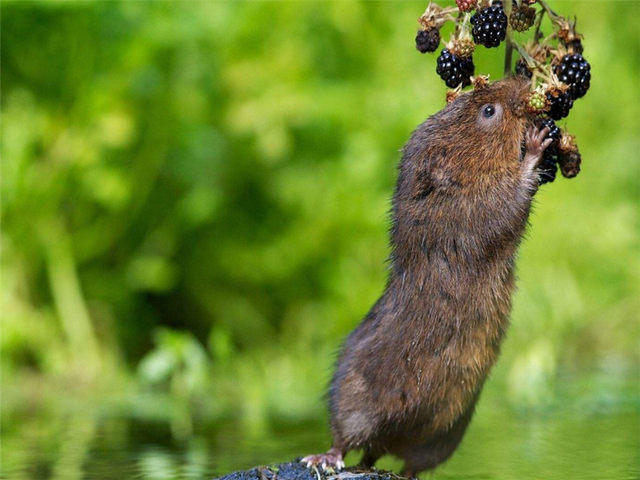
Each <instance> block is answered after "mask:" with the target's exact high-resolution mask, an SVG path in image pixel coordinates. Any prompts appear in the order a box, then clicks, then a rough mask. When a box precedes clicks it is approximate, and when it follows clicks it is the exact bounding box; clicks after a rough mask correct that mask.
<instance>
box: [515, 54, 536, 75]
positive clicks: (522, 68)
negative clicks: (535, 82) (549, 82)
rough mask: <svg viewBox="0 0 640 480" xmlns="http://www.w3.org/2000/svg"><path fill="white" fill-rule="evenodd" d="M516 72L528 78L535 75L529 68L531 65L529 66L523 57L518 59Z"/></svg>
mask: <svg viewBox="0 0 640 480" xmlns="http://www.w3.org/2000/svg"><path fill="white" fill-rule="evenodd" d="M516 74H517V75H522V76H524V77H527V78H531V77H533V72H532V71H531V70H529V67H528V66H527V62H525V61H524V60H522V59H521V58H520V59H518V61H517V62H516Z"/></svg>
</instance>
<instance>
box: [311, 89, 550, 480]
mask: <svg viewBox="0 0 640 480" xmlns="http://www.w3.org/2000/svg"><path fill="white" fill-rule="evenodd" d="M528 90H529V83H528V81H527V80H526V79H524V78H522V77H515V78H508V79H505V80H502V81H499V82H496V83H494V84H490V85H488V86H484V87H483V88H476V89H475V90H474V91H472V92H470V93H465V94H462V95H460V96H459V97H458V98H457V99H456V100H454V101H453V102H451V103H450V104H449V105H447V107H446V108H444V109H443V110H441V111H440V112H438V113H437V114H436V115H434V116H432V117H430V118H429V119H427V120H426V121H425V122H424V123H423V124H422V125H420V126H419V127H418V128H417V129H416V130H415V131H414V132H413V134H412V135H411V138H410V139H409V141H408V142H407V144H406V145H405V147H404V150H403V156H402V160H401V162H400V165H399V174H398V181H397V184H396V189H395V193H394V196H393V207H392V228H391V245H392V254H391V267H390V275H389V279H388V282H387V286H386V288H385V290H384V293H383V294H382V296H381V297H380V299H379V300H378V301H377V302H376V303H375V305H374V306H373V308H372V309H371V311H370V312H369V313H368V314H367V316H366V317H365V318H364V320H363V321H362V323H361V324H360V325H359V326H358V327H357V328H356V329H355V330H354V331H353V332H352V333H351V334H350V335H349V337H348V339H347V340H346V342H345V343H344V345H343V348H342V351H341V354H340V356H339V359H338V362H337V368H336V372H335V375H334V377H333V380H332V382H331V387H330V392H329V397H330V410H331V431H332V434H333V446H332V447H331V449H330V450H329V451H328V452H327V453H325V454H322V455H310V456H308V457H305V458H304V459H303V461H304V462H306V463H307V464H309V465H325V466H326V465H333V466H338V467H340V466H343V465H344V462H343V456H344V455H345V454H346V452H348V451H350V450H354V449H362V450H364V457H363V460H362V463H363V464H364V465H366V466H371V465H373V464H374V462H375V461H376V460H377V459H378V458H379V457H380V456H382V455H384V454H387V453H389V454H393V455H395V456H397V457H399V458H401V459H403V460H404V461H405V467H404V471H403V473H404V474H405V475H407V476H413V475H415V474H416V473H418V472H420V471H423V470H428V469H431V468H434V467H435V466H437V465H438V464H440V463H442V462H443V461H445V460H446V459H447V458H449V457H450V456H451V454H452V453H453V451H454V450H455V448H456V447H457V446H458V444H459V443H460V441H461V439H462V437H463V435H464V432H465V430H466V428H467V426H468V424H469V421H470V420H471V417H472V415H473V411H474V407H475V404H476V402H477V400H478V397H479V395H480V391H481V389H482V386H483V384H484V381H485V379H486V378H487V375H488V374H489V371H490V369H491V367H492V366H493V364H494V363H495V361H496V359H497V357H498V353H499V348H500V343H501V341H502V339H503V337H504V334H505V330H506V328H507V325H508V317H509V312H510V310H511V296H512V294H513V291H514V284H515V277H514V261H515V255H516V251H517V248H518V245H519V244H520V241H521V239H522V236H523V233H524V230H525V227H526V224H527V218H528V216H529V211H530V206H531V200H532V198H533V196H534V194H535V193H536V191H537V188H538V177H537V175H538V174H537V172H536V167H537V166H538V164H539V162H540V159H541V157H542V153H543V151H544V149H545V148H546V147H547V146H548V145H549V143H550V142H551V140H545V139H544V137H545V135H546V134H547V132H548V129H546V128H545V129H542V130H538V128H536V127H535V126H533V123H532V121H531V120H530V119H529V118H528V117H527V115H526V113H525V112H524V109H523V101H524V97H525V95H526V93H527V92H528Z"/></svg>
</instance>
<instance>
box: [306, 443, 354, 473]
mask: <svg viewBox="0 0 640 480" xmlns="http://www.w3.org/2000/svg"><path fill="white" fill-rule="evenodd" d="M343 456H344V455H343V453H342V452H341V451H340V450H338V449H337V448H330V449H329V451H328V452H327V453H321V454H319V455H307V456H306V457H304V458H303V459H302V460H300V461H301V462H302V463H303V464H304V465H306V466H307V468H311V467H321V468H322V469H323V470H326V469H327V468H329V467H330V468H334V469H335V470H342V469H343V468H344V460H342V457H343Z"/></svg>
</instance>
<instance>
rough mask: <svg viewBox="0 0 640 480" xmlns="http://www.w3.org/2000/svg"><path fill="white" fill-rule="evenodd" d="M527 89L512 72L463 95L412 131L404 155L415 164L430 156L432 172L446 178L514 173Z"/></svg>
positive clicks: (527, 117)
mask: <svg viewBox="0 0 640 480" xmlns="http://www.w3.org/2000/svg"><path fill="white" fill-rule="evenodd" d="M529 88H530V83H529V80H527V79H525V78H523V77H510V78H507V79H504V80H500V81H498V82H495V83H491V84H488V85H486V86H483V87H478V88H475V89H474V90H472V91H470V92H468V93H463V94H461V95H460V96H459V97H458V98H456V99H455V100H454V101H453V102H451V103H450V104H449V105H447V107H446V108H444V109H443V110H441V111H440V112H438V113H437V114H436V115H434V116H433V117H431V118H429V119H428V120H427V121H426V122H425V123H423V124H422V125H421V126H420V127H419V128H418V129H417V130H416V131H415V132H414V135H413V137H412V138H411V140H410V141H409V143H408V144H407V145H406V146H405V156H406V157H407V160H408V161H409V162H410V163H413V164H414V166H417V167H418V166H420V165H421V164H422V162H424V161H425V160H426V159H427V158H428V159H429V165H430V167H429V168H431V169H432V173H434V174H436V172H440V174H441V175H444V176H448V177H457V178H460V176H465V177H467V178H471V179H473V178H476V177H477V175H478V174H481V173H483V172H485V173H492V174H495V173H496V171H499V170H501V171H510V172H515V171H516V170H517V168H518V162H519V158H520V150H521V145H522V143H523V140H524V132H525V127H526V125H527V123H528V122H529V121H530V119H529V116H528V114H527V113H526V110H525V108H524V105H525V98H526V96H527V93H528V92H529ZM415 162H417V163H415ZM470 181H472V180H470Z"/></svg>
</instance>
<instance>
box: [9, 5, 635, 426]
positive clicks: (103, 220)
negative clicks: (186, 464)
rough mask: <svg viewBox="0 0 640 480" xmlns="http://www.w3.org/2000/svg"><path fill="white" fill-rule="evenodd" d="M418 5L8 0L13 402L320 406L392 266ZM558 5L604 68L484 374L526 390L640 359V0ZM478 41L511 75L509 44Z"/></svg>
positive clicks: (522, 402)
mask: <svg viewBox="0 0 640 480" xmlns="http://www.w3.org/2000/svg"><path fill="white" fill-rule="evenodd" d="M425 7H426V3H425V2H412V1H407V2H404V1H403V2H382V1H380V2H356V1H336V2H333V1H319V2H315V1H308V2H278V1H274V2H224V1H215V2H208V1H202V2H184V3H180V2H117V1H113V2H112V1H109V2H41V3H37V2H27V1H20V2H8V1H3V2H2V10H3V20H4V21H3V22H2V31H1V42H2V52H1V61H2V86H1V94H2V96H1V97H2V99H1V108H2V120H3V121H2V127H1V134H2V151H1V153H2V158H3V162H2V184H1V185H2V192H1V193H2V207H1V208H2V210H1V214H2V247H1V248H2V260H1V262H2V263H1V265H2V280H3V283H2V292H1V295H2V320H1V322H2V324H1V327H2V337H1V340H0V341H1V345H0V346H1V348H2V357H1V359H2V384H3V387H6V388H3V392H7V394H5V395H4V398H3V402H4V405H5V408H7V407H8V408H10V409H11V410H12V411H13V410H20V409H24V408H26V406H25V405H24V404H23V402H22V400H21V399H22V398H24V392H25V391H29V392H31V393H33V392H39V394H42V392H50V393H51V395H54V396H55V395H58V396H60V393H59V392H60V391H67V390H68V389H69V388H71V389H72V391H77V392H79V391H83V390H93V391H95V390H100V389H103V390H108V391H110V392H111V393H113V392H130V391H132V390H133V391H152V392H164V393H165V394H166V395H167V396H168V398H169V399H170V400H169V401H170V402H173V403H172V405H174V404H176V405H183V406H184V407H185V408H186V409H187V410H188V411H189V410H196V411H204V412H208V414H210V415H229V414H233V415H237V416H239V417H240V418H242V419H244V420H245V421H247V422H248V423H249V424H251V425H256V426H258V427H259V426H260V425H263V424H264V422H265V421H266V420H267V419H268V418H269V417H270V416H272V415H278V416H280V417H284V418H291V419H295V418H302V417H305V416H312V415H317V414H318V412H319V411H321V410H320V409H321V408H322V407H321V402H322V392H323V390H324V387H325V384H326V381H327V380H328V378H329V375H330V371H331V366H332V362H333V354H334V352H335V350H336V348H337V347H338V345H339V343H340V341H341V339H342V338H343V337H344V335H346V334H347V333H348V332H349V331H350V330H351V329H352V328H353V327H354V326H355V324H356V323H357V321H358V320H359V319H360V318H361V317H362V316H363V315H364V314H365V313H366V312H367V310H368V308H369V307H370V306H371V305H372V303H373V302H374V301H375V299H376V298H377V295H378V294H379V293H380V292H381V290H382V288H383V285H384V281H385V274H386V273H385V264H384V260H385V258H386V256H387V255H388V246H387V233H386V231H387V228H388V219H387V210H388V206H389V198H390V195H391V191H392V188H393V183H394V179H395V166H396V164H397V162H398V159H399V152H398V150H399V149H400V148H401V147H402V145H403V143H404V142H405V141H406V139H407V138H408V136H409V134H410V132H411V131H412V129H413V128H415V126H416V125H417V124H419V123H420V122H421V121H422V120H423V119H424V118H425V117H427V116H428V115H431V114H433V113H435V112H436V111H437V110H439V109H440V108H442V106H443V104H444V92H445V87H444V85H443V84H442V82H441V81H440V80H439V79H438V78H437V76H436V74H435V57H434V56H422V55H420V54H418V53H417V52H416V51H415V49H414V45H413V37H414V35H415V30H416V25H417V24H416V19H417V17H418V16H419V15H420V14H421V13H422V11H423V10H424V8H425ZM554 8H556V9H557V11H558V12H559V13H561V14H565V15H569V14H575V15H577V17H578V18H579V23H578V25H579V28H580V30H581V31H583V32H584V33H585V37H586V38H585V41H584V44H585V48H586V50H585V55H586V57H587V58H588V60H589V61H590V62H591V65H592V71H593V77H594V80H593V84H592V87H591V90H590V92H589V94H588V95H587V97H586V98H585V99H583V100H580V101H578V102H577V103H576V105H575V107H574V109H573V111H572V114H571V115H570V117H569V119H568V121H567V122H566V124H567V125H568V127H569V129H570V131H571V132H572V133H573V134H575V135H577V139H578V143H579V145H580V150H581V152H582V155H583V171H582V172H581V174H580V175H579V176H578V178H577V179H575V180H572V181H567V180H563V179H559V180H558V181H557V182H556V183H554V184H552V185H548V186H545V187H544V188H543V189H542V191H541V192H540V193H539V194H538V196H537V200H536V208H535V214H534V215H533V216H532V219H531V224H532V225H531V229H530V231H529V237H528V239H527V241H526V242H525V244H524V245H523V248H522V250H521V258H520V260H519V264H518V270H519V276H520V282H519V292H518V294H517V296H516V299H515V308H514V313H513V326H512V328H511V330H510V334H509V338H508V340H507V342H506V344H505V346H504V353H503V356H502V358H501V360H500V363H499V366H498V368H497V371H496V373H495V375H494V377H495V380H494V381H493V382H490V384H491V387H490V389H493V390H490V392H491V391H492V392H493V393H489V394H488V395H489V398H493V397H492V395H495V397H496V398H502V396H504V395H506V398H507V400H508V402H510V404H511V405H514V406H515V405H517V406H548V405H550V404H552V403H553V402H554V399H555V398H556V392H557V390H558V388H559V383H561V382H562V380H561V379H562V378H564V377H563V376H564V375H565V374H568V375H572V376H577V377H580V376H584V377H587V376H590V375H600V376H604V377H606V378H607V379H609V381H610V382H613V383H612V385H616V383H615V380H616V379H620V380H621V381H622V380H624V379H629V378H638V377H637V375H638V373H639V369H638V365H639V361H640V322H639V320H640V319H639V315H638V312H640V295H639V294H640V281H639V280H640V279H639V274H640V268H639V267H640V248H639V247H640V224H639V211H638V204H639V200H640V198H639V197H640V194H639V192H640V154H639V152H640V102H638V101H637V95H638V87H639V85H638V78H639V75H640V32H639V31H638V29H637V18H638V15H640V3H639V2H600V1H582V2H579V1H576V2H556V4H554ZM475 60H476V66H477V71H478V72H483V73H491V74H492V76H493V77H494V78H499V76H500V72H501V68H502V51H500V52H496V51H493V50H492V51H487V50H483V49H480V50H479V52H478V53H477V55H476V59H475ZM562 123H564V122H562ZM96 380H97V381H96ZM614 388H615V387H614ZM134 408H135V405H134ZM159 410H163V408H162V407H159ZM166 410H171V409H166ZM178 415H179V414H178ZM176 425H177V427H176V428H178V429H182V431H183V433H185V434H188V432H189V431H190V429H191V424H190V419H189V416H188V415H187V416H182V417H180V418H178V419H177V421H176Z"/></svg>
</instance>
